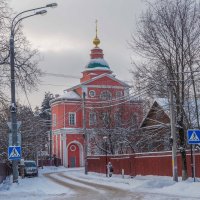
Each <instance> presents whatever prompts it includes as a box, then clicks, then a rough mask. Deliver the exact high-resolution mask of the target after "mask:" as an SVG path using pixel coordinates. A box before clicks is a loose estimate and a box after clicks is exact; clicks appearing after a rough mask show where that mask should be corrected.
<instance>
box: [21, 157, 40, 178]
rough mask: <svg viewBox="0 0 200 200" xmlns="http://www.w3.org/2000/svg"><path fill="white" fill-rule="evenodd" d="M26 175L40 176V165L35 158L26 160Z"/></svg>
mask: <svg viewBox="0 0 200 200" xmlns="http://www.w3.org/2000/svg"><path fill="white" fill-rule="evenodd" d="M24 175H25V176H38V167H37V165H36V162H35V161H34V160H25V161H24Z"/></svg>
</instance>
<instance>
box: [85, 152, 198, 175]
mask: <svg viewBox="0 0 200 200" xmlns="http://www.w3.org/2000/svg"><path fill="white" fill-rule="evenodd" d="M186 159H187V171H188V175H189V176H190V177H191V176H192V173H191V156H190V152H187V157H186ZM106 161H107V163H108V162H109V161H110V162H111V163H112V165H113V168H114V173H115V174H121V172H122V169H123V170H124V173H125V174H126V175H131V176H136V175H157V176H172V156H171V152H156V153H135V154H130V155H113V156H111V155H109V156H107V158H106V156H105V155H102V156H88V171H91V172H97V173H106ZM195 162H196V164H195V167H196V177H200V153H195ZM177 163H178V164H177V166H178V176H181V173H182V165H181V155H180V153H179V154H177Z"/></svg>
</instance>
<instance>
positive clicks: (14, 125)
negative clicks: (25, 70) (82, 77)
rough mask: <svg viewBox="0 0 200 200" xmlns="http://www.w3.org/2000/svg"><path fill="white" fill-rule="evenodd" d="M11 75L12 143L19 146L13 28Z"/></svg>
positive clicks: (15, 177)
mask: <svg viewBox="0 0 200 200" xmlns="http://www.w3.org/2000/svg"><path fill="white" fill-rule="evenodd" d="M10 75H11V106H10V112H11V133H12V145H13V146H17V145H18V144H17V143H18V142H17V114H16V112H17V107H16V99H15V52H14V32H13V30H11V36H10ZM12 169H13V183H17V182H18V175H19V174H18V160H13V161H12Z"/></svg>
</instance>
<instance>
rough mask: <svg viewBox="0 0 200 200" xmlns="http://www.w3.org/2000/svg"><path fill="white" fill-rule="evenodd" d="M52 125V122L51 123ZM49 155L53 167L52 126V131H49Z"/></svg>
mask: <svg viewBox="0 0 200 200" xmlns="http://www.w3.org/2000/svg"><path fill="white" fill-rule="evenodd" d="M51 123H52V122H51ZM49 137H50V138H49V142H50V144H49V154H50V165H51V166H52V126H51V129H50V131H49Z"/></svg>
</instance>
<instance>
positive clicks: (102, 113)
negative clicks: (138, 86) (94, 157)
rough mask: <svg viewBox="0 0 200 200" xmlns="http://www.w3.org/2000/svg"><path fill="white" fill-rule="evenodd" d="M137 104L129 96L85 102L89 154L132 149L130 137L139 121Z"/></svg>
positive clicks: (140, 116) (120, 151) (131, 150)
mask: <svg viewBox="0 0 200 200" xmlns="http://www.w3.org/2000/svg"><path fill="white" fill-rule="evenodd" d="M105 97H106V96H105ZM141 105H142V104H141V102H138V101H135V100H131V99H129V97H121V99H119V100H116V99H114V98H113V99H112V98H111V96H109V95H107V97H106V98H105V99H104V100H102V99H101V98H100V99H99V102H98V104H97V103H91V104H90V105H88V104H87V107H89V108H87V115H88V116H89V117H88V118H89V124H88V125H89V126H90V129H89V130H90V132H89V135H90V140H91V142H90V143H91V144H92V148H91V150H90V151H91V152H93V153H92V154H95V153H97V154H102V153H106V152H107V154H119V153H120V154H122V153H132V152H134V145H133V138H134V137H133V136H134V133H135V130H137V129H138V126H139V123H140V122H141V118H142V106H141ZM104 137H106V141H105V140H103V138H104Z"/></svg>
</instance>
